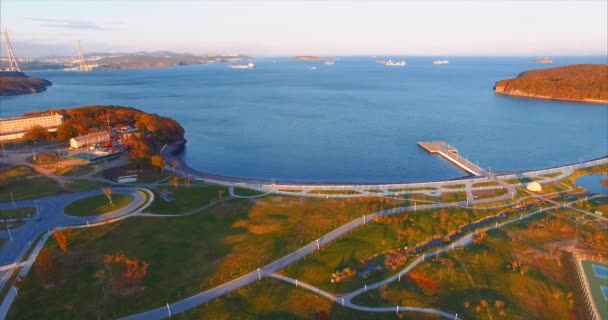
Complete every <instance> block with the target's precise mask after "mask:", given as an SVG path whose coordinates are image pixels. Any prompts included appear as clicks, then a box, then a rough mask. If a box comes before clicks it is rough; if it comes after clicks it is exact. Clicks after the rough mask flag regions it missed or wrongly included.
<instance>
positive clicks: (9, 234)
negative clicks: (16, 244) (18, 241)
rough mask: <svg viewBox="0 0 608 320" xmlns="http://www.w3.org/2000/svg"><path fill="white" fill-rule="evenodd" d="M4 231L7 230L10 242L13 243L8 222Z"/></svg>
mask: <svg viewBox="0 0 608 320" xmlns="http://www.w3.org/2000/svg"><path fill="white" fill-rule="evenodd" d="M6 231H8V237H9V238H10V239H11V243H13V235H12V234H11V229H9V228H8V224H7V225H6Z"/></svg>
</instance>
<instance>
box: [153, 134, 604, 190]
mask: <svg viewBox="0 0 608 320" xmlns="http://www.w3.org/2000/svg"><path fill="white" fill-rule="evenodd" d="M185 146H186V140H183V141H178V142H173V143H168V144H166V145H165V146H163V148H162V149H161V150H160V152H159V153H160V155H161V156H162V157H163V158H164V159H165V162H166V163H167V168H168V169H167V170H173V168H172V167H171V163H172V162H173V161H177V162H178V165H177V166H176V171H179V172H180V173H183V174H186V175H189V176H193V177H199V178H202V179H203V180H204V181H207V182H210V183H216V184H220V185H237V186H238V185H245V184H253V185H259V186H262V185H270V186H274V187H285V188H287V189H288V188H294V187H298V188H302V187H304V188H305V187H312V188H319V187H323V186H330V187H345V188H352V187H353V186H357V187H364V188H373V187H379V186H382V187H395V188H400V187H403V186H409V187H413V188H415V187H416V186H421V185H428V184H435V183H436V184H441V183H447V182H454V183H457V182H459V181H464V180H474V181H486V180H487V177H485V176H482V177H475V176H472V175H463V176H462V177H459V178H454V179H446V180H436V181H423V182H391V183H369V182H363V183H357V182H307V181H297V180H293V181H291V180H284V181H272V180H263V179H252V178H242V177H230V176H223V175H216V174H212V173H208V172H203V171H199V170H197V169H194V168H192V167H190V166H188V164H187V163H186V162H185V161H184V160H183V158H182V157H181V155H180V153H181V152H182V151H183V150H184V148H185ZM594 162H598V164H604V163H608V155H605V156H602V157H599V158H595V159H589V160H586V161H583V162H580V163H571V164H565V165H560V166H555V167H549V168H542V169H534V170H521V171H514V172H512V173H507V174H497V176H500V177H503V178H505V179H509V178H512V177H513V178H515V177H524V176H528V175H539V174H543V173H546V172H549V171H557V170H564V169H566V168H568V167H573V166H579V165H581V164H588V163H594Z"/></svg>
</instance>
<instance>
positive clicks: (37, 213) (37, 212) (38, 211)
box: [27, 200, 40, 217]
mask: <svg viewBox="0 0 608 320" xmlns="http://www.w3.org/2000/svg"><path fill="white" fill-rule="evenodd" d="M34 206H35V207H36V215H37V216H38V215H40V210H39V209H38V200H36V201H34ZM27 216H28V217H29V216H30V214H29V213H28V214H27Z"/></svg>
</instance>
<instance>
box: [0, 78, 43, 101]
mask: <svg viewBox="0 0 608 320" xmlns="http://www.w3.org/2000/svg"><path fill="white" fill-rule="evenodd" d="M51 85H52V83H51V82H50V81H48V80H45V79H39V78H30V77H28V76H26V75H25V74H24V73H22V72H10V73H9V72H0V96H14V95H19V94H28V93H36V92H41V91H45V90H46V88H47V87H49V86H51Z"/></svg>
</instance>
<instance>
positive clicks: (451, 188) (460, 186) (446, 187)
mask: <svg viewBox="0 0 608 320" xmlns="http://www.w3.org/2000/svg"><path fill="white" fill-rule="evenodd" d="M443 188H445V189H450V190H461V189H464V184H456V185H449V186H443Z"/></svg>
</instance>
